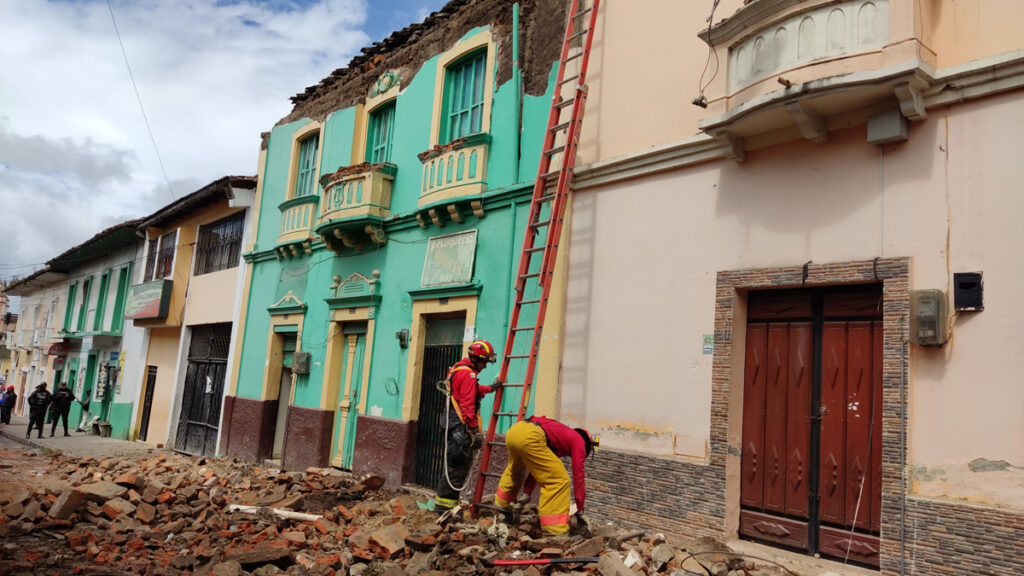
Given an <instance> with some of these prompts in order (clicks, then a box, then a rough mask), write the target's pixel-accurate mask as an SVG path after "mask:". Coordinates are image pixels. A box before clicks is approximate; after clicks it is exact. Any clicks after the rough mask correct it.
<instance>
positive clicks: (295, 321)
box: [260, 314, 303, 405]
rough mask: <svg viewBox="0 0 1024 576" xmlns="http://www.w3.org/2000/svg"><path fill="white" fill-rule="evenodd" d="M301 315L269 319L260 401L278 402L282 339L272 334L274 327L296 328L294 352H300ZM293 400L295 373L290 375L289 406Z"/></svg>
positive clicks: (284, 315)
mask: <svg viewBox="0 0 1024 576" xmlns="http://www.w3.org/2000/svg"><path fill="white" fill-rule="evenodd" d="M302 320H303V316H302V314H283V315H280V316H271V317H270V326H269V328H268V330H267V354H266V356H265V358H266V363H265V364H264V365H263V389H262V390H261V392H260V400H279V396H280V394H281V368H282V364H281V362H282V361H283V360H284V350H283V348H284V337H283V336H282V335H280V334H278V333H276V332H274V326H296V327H297V332H296V335H295V350H296V351H298V350H302ZM294 398H295V373H294V372H293V373H292V397H291V398H289V399H288V404H289V405H291V403H292V400H294Z"/></svg>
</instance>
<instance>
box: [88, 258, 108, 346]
mask: <svg viewBox="0 0 1024 576" xmlns="http://www.w3.org/2000/svg"><path fill="white" fill-rule="evenodd" d="M109 290H110V268H107V269H106V270H104V271H103V274H102V275H100V290H99V292H97V294H96V316H94V317H93V320H92V330H93V332H99V331H100V330H102V329H103V316H104V315H105V314H106V312H107V293H108V291H109Z"/></svg>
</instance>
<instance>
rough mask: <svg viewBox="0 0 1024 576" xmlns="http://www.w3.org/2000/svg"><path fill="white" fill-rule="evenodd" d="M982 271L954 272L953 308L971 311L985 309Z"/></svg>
mask: <svg viewBox="0 0 1024 576" xmlns="http://www.w3.org/2000/svg"><path fill="white" fill-rule="evenodd" d="M982 288H983V284H982V283H981V272H955V273H954V274H953V308H954V309H955V310H958V311H959V310H963V311H969V312H981V311H982V310H984V309H985V301H984V299H983V298H982V296H983V292H982Z"/></svg>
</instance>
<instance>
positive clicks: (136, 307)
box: [124, 280, 173, 320]
mask: <svg viewBox="0 0 1024 576" xmlns="http://www.w3.org/2000/svg"><path fill="white" fill-rule="evenodd" d="M172 285H173V283H172V282H171V281H170V280H154V281H153V282H146V283H144V284H136V285H134V286H132V287H131V290H129V291H128V302H127V304H126V305H125V307H124V317H125V318H131V319H133V320H141V319H144V318H165V317H166V316H167V308H168V305H169V304H170V303H171V286H172Z"/></svg>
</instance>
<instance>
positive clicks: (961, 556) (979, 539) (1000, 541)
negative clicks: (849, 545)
mask: <svg viewBox="0 0 1024 576" xmlns="http://www.w3.org/2000/svg"><path fill="white" fill-rule="evenodd" d="M897 513H898V509H897ZM906 524H907V547H906V562H905V566H904V568H905V570H904V573H905V574H924V575H936V576H937V575H939V574H943V575H945V574H970V575H971V576H1008V575H1010V574H1024V513H1020V512H1012V511H1007V510H1000V509H997V508H995V507H992V506H980V505H972V504H960V503H953V502H941V501H936V500H926V499H922V498H913V497H911V498H908V499H907V519H906ZM899 553H900V551H899V549H898V547H897V550H896V556H895V557H891V558H887V560H888V562H887V571H886V573H892V574H899Z"/></svg>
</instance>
